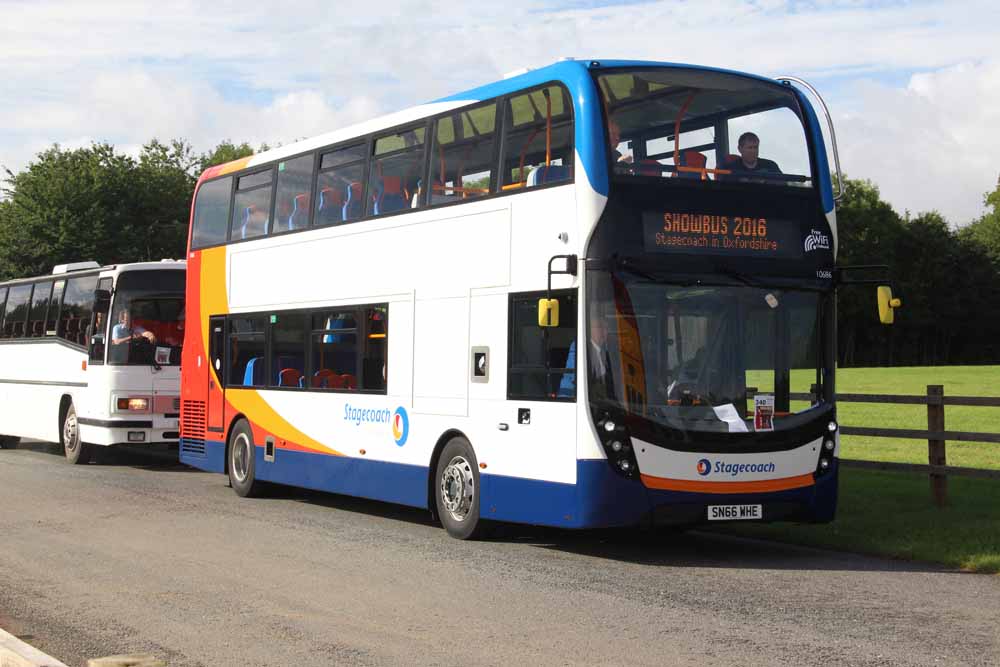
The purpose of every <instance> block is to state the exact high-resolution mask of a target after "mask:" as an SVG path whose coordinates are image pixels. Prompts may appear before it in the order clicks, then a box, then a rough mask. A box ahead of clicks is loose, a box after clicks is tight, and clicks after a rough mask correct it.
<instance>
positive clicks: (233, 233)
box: [230, 169, 273, 241]
mask: <svg viewBox="0 0 1000 667" xmlns="http://www.w3.org/2000/svg"><path fill="white" fill-rule="evenodd" d="M272 172H273V169H268V170H266V171H258V172H257V173H255V174H247V175H246V176H240V177H239V178H238V179H237V180H236V197H235V199H234V200H233V215H232V218H231V229H230V239H231V240H233V241H238V240H240V239H250V238H253V237H255V236H265V235H266V234H267V230H268V227H269V226H270V221H271V175H272Z"/></svg>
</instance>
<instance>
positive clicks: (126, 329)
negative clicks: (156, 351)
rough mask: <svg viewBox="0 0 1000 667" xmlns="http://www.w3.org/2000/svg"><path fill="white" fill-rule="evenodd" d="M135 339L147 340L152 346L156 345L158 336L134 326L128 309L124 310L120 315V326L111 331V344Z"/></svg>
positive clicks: (117, 325) (119, 343)
mask: <svg viewBox="0 0 1000 667" xmlns="http://www.w3.org/2000/svg"><path fill="white" fill-rule="evenodd" d="M133 338H145V339H146V340H148V341H149V342H150V343H151V344H153V345H155V344H156V336H155V335H154V334H153V332H152V331H146V330H145V329H143V328H142V327H141V326H138V325H135V326H133V325H132V318H131V316H130V315H129V312H128V309H123V310H122V311H121V312H119V313H118V324H116V325H115V327H114V329H112V330H111V342H112V343H113V344H114V345H121V344H122V343H127V342H128V341H130V340H131V339H133Z"/></svg>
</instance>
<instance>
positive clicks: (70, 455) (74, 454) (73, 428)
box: [59, 403, 93, 464]
mask: <svg viewBox="0 0 1000 667" xmlns="http://www.w3.org/2000/svg"><path fill="white" fill-rule="evenodd" d="M59 435H60V438H61V439H62V446H63V451H65V452H66V460H67V461H69V462H70V463H72V464H84V463H90V457H91V455H92V454H93V448H92V447H91V446H90V445H88V444H87V443H85V442H83V441H82V440H81V439H80V424H79V422H78V421H77V419H76V408H75V407H73V404H72V403H70V404H69V407H68V408H66V415H65V416H64V417H63V423H62V430H61V431H60V433H59Z"/></svg>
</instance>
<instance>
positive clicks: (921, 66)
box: [0, 0, 1000, 220]
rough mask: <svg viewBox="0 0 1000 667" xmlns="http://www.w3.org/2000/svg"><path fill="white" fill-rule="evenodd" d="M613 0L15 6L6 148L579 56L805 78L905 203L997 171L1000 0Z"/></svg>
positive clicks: (6, 156)
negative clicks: (994, 131)
mask: <svg viewBox="0 0 1000 667" xmlns="http://www.w3.org/2000/svg"><path fill="white" fill-rule="evenodd" d="M599 4H600V3H598V2H596V1H593V0H591V1H589V2H586V3H579V2H576V3H560V5H559V6H555V7H554V6H553V5H552V4H551V3H549V4H546V3H544V2H540V1H537V0H506V1H505V2H504V3H501V4H495V3H494V4H491V3H476V4H472V3H449V4H447V5H442V4H440V3H434V2H429V1H425V0H398V1H396V2H392V1H387V2H382V3H379V4H378V5H372V4H371V3H368V2H362V1H361V0H338V2H336V3H329V2H319V1H318V0H309V1H295V0H292V1H289V2H285V3H281V4H278V5H275V4H273V3H266V4H264V3H259V4H255V3H247V2H245V1H243V2H235V1H233V0H222V1H220V2H213V3H204V2H195V1H194V0H186V1H182V2H171V3H163V2H160V3H155V2H138V1H133V0H120V1H114V2H112V1H107V0H105V1H103V2H100V1H96V0H95V1H94V2H87V3H80V2H77V1H76V0H54V1H49V2H44V3H40V2H35V1H34V0H27V1H21V2H5V3H4V4H3V6H2V7H0V73H2V76H0V92H2V93H3V96H2V97H3V99H4V100H5V102H4V104H3V105H0V163H3V164H6V165H7V166H10V167H12V168H15V169H17V168H20V167H21V166H23V165H24V164H26V163H27V162H28V161H29V160H30V159H31V157H32V156H33V154H34V153H35V152H36V151H37V150H38V149H39V147H44V146H47V145H49V144H51V143H53V142H59V143H62V144H64V145H68V143H69V142H70V141H71V140H72V139H73V138H79V137H94V138H96V139H98V140H101V139H107V140H110V141H113V142H115V143H116V144H117V145H126V144H128V145H141V144H142V143H143V142H145V141H147V140H149V139H150V138H152V137H153V136H156V137H159V138H161V139H168V138H174V137H184V138H186V139H188V140H190V141H191V142H193V143H194V145H195V147H196V149H197V150H207V149H209V148H211V147H212V146H214V145H215V144H216V143H218V141H220V140H222V139H226V138H229V139H232V140H234V141H249V142H251V143H253V144H257V143H259V142H261V141H266V142H268V143H271V144H275V143H287V142H289V141H293V140H295V139H297V138H300V137H302V136H306V135H312V134H318V133H321V132H325V131H328V130H331V129H334V128H336V127H338V126H341V125H344V124H347V123H351V122H355V121H358V120H361V119H363V118H366V117H369V116H372V115H376V114H379V113H384V112H388V111H393V110H397V109H401V108H403V107H406V106H409V105H412V104H415V103H419V102H424V101H428V100H431V99H434V98H437V97H440V96H443V95H448V94H452V93H455V92H458V91H460V90H462V89H465V88H469V87H473V86H476V85H479V84H482V83H487V82H489V81H491V80H495V79H497V78H499V77H500V76H501V75H502V73H504V72H507V71H510V70H513V69H517V68H519V67H522V66H525V65H529V66H530V65H541V64H545V63H547V62H551V61H553V60H555V59H556V58H558V57H560V56H564V55H569V56H577V57H584V58H586V57H597V58H608V57H622V58H642V59H651V60H667V61H678V62H695V63H701V64H706V65H715V66H721V67H728V68H734V69H740V70H745V71H752V72H758V73H762V74H770V75H777V74H787V73H791V74H801V75H805V76H807V77H808V78H810V79H812V80H813V82H814V83H816V84H817V85H818V86H819V87H820V89H821V90H823V91H824V92H825V93H826V94H827V101H828V102H830V104H831V106H832V108H833V109H834V111H835V112H837V113H838V118H840V119H841V127H839V128H838V136H839V138H840V139H841V142H842V143H843V149H844V158H845V160H844V161H845V166H846V168H847V170H848V172H849V173H850V174H851V175H852V176H869V177H871V178H873V180H875V181H876V182H878V183H880V184H881V185H882V188H883V192H884V193H885V194H886V196H888V197H890V199H891V201H893V203H894V204H895V205H896V206H897V207H899V208H910V209H911V210H914V211H916V210H922V209H925V208H931V207H934V208H939V209H941V210H942V211H943V212H944V213H945V214H946V215H947V216H949V217H951V218H953V219H955V220H966V219H968V218H969V217H972V215H974V214H975V212H976V211H977V210H978V207H979V204H980V200H981V195H982V191H984V190H985V189H989V186H990V184H991V183H992V182H995V178H996V174H995V173H987V172H991V171H992V172H995V171H996V169H997V167H996V166H992V167H991V166H990V165H989V164H988V163H989V161H990V159H991V157H992V156H993V155H996V154H997V146H996V145H995V143H991V142H992V141H993V139H992V137H990V136H989V132H990V128H992V127H996V122H995V121H996V118H995V116H993V115H991V113H990V111H989V109H990V108H995V107H996V104H995V100H996V96H995V93H994V92H993V91H995V90H997V89H998V86H996V80H995V76H996V74H995V72H996V66H997V65H996V62H997V59H998V58H1000V53H998V50H997V47H996V46H995V41H996V36H995V26H996V25H998V24H1000V3H996V2H995V0H966V1H965V2H961V3H956V2H952V3H941V2H937V1H932V0H917V1H916V2H896V3H888V4H882V5H879V6H870V5H871V4H873V3H869V2H862V1H859V0H838V1H830V0H814V1H812V2H808V3H802V2H793V1H791V0H765V1H761V0H756V1H749V0H702V1H699V2H644V3H634V4H632V3H626V4H622V3H617V2H615V3H612V2H611V0H606V1H605V2H604V3H603V4H604V6H593V5H599ZM581 5H583V6H581ZM960 63H969V64H967V65H962V66H958V65H959V64H960ZM913 71H920V72H922V73H921V74H919V75H915V76H913V77H912V78H911V79H910V82H909V84H908V85H906V84H897V85H896V87H893V86H891V85H889V84H887V83H885V81H887V80H897V81H905V80H906V78H907V76H908V74H909V73H911V72H913ZM900 72H902V73H903V76H902V77H900V76H899V73H900ZM991 77H993V78H991ZM865 78H867V79H870V80H871V81H870V82H867V83H859V82H860V81H862V80H863V79H865ZM878 81H882V82H883V83H881V84H880V83H878ZM991 85H992V88H990V86H991ZM976 91H978V92H976ZM954 100H961V101H962V103H961V105H959V104H957V103H955V104H953V103H952V101H954ZM988 100H993V101H988ZM991 105H992V106H991ZM845 109H846V110H847V111H846V112H845V111H844V110H845ZM991 121H992V124H983V123H990V122H991ZM929 127H935V128H936V129H935V130H934V131H933V132H930V131H928V130H927V128H929ZM915 135H918V136H921V137H922V140H921V141H916V142H915V141H913V137H914V136H915ZM942 154H947V155H949V156H951V158H952V159H951V166H950V168H946V167H942V166H940V165H943V164H944V161H943V160H942V159H941V158H940V157H939V156H940V155H942ZM895 156H901V157H905V159H903V160H896V159H895ZM925 174H928V176H926V177H925V176H924V175H925ZM987 176H988V178H987ZM917 184H919V186H917ZM984 184H985V186H984ZM930 185H934V186H935V187H929V186H930Z"/></svg>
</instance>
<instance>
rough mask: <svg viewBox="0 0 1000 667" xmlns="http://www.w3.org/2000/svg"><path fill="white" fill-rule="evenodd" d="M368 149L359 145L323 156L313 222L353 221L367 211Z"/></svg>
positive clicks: (325, 223)
mask: <svg viewBox="0 0 1000 667" xmlns="http://www.w3.org/2000/svg"><path fill="white" fill-rule="evenodd" d="M365 150H366V149H365V144H355V145H353V146H347V147H346V148H338V149H337V150H335V151H331V152H329V153H326V154H324V155H323V162H322V167H321V169H322V171H321V172H320V174H319V178H317V181H316V216H315V218H314V221H313V224H315V225H332V224H336V223H338V222H349V221H351V220H357V219H358V218H360V217H362V216H363V215H364V214H365V205H364V191H365V187H364V181H365Z"/></svg>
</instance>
